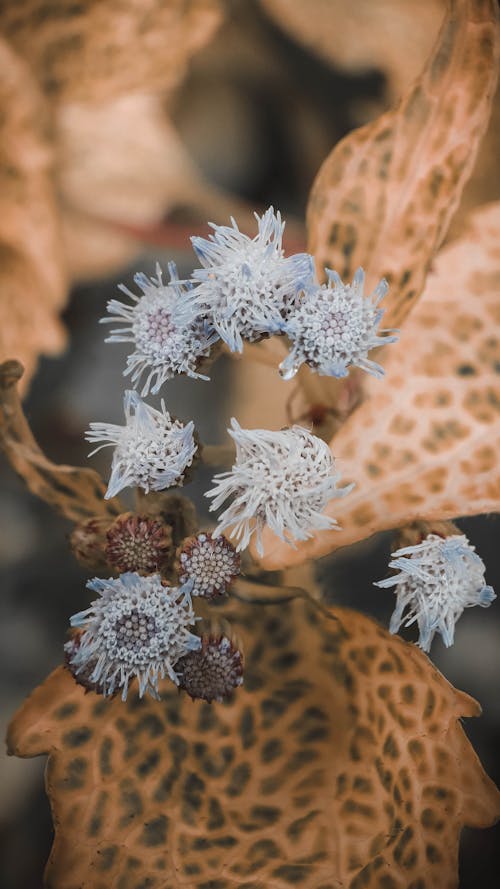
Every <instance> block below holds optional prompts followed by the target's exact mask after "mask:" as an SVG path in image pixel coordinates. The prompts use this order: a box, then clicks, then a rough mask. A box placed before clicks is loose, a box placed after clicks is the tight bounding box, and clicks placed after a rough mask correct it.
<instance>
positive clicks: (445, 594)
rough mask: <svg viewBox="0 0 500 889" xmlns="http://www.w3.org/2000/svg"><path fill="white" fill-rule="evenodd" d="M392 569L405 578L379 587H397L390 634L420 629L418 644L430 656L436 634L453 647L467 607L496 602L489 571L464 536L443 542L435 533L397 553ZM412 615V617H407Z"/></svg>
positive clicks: (486, 605)
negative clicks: (402, 629) (487, 575)
mask: <svg viewBox="0 0 500 889" xmlns="http://www.w3.org/2000/svg"><path fill="white" fill-rule="evenodd" d="M389 566H390V567H391V568H397V569H398V570H399V574H396V575H394V576H393V577H388V578H386V579H385V580H380V581H378V583H376V584H375V586H379V587H391V586H394V587H395V592H396V595H397V600H396V608H395V610H394V613H393V615H392V617H391V623H390V627H389V629H390V631H391V633H397V632H398V630H399V628H400V626H401V625H403V626H405V627H409V626H411V625H412V624H414V623H415V622H416V623H417V624H418V629H419V631H420V637H419V640H418V644H419V645H420V647H421V648H423V650H424V651H429V649H430V647H431V643H432V640H433V638H434V635H435V633H440V634H441V636H442V637H443V642H444V644H445V645H446V646H450V645H453V637H454V632H455V624H456V622H457V620H458V618H459V617H460V615H461V614H462V612H463V610H464V608H470V607H471V606H472V605H481V606H482V607H483V608H487V607H488V605H490V604H491V603H492V602H493V600H494V599H495V598H496V596H495V593H494V592H493V589H492V587H490V586H487V585H486V584H485V583H484V572H485V567H484V564H483V561H482V559H480V557H479V556H478V555H477V553H476V552H475V550H474V547H473V546H471V544H470V543H469V541H468V540H467V537H465V535H464V534H454V535H452V536H451V537H444V538H443V537H439V536H438V535H437V534H429V535H428V536H427V537H426V538H425V540H424V541H423V542H422V543H419V544H417V545H416V546H406V547H403V549H398V550H397V551H396V552H395V553H393V554H392V561H391V562H389ZM405 612H406V613H405Z"/></svg>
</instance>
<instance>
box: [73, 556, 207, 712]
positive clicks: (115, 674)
mask: <svg viewBox="0 0 500 889" xmlns="http://www.w3.org/2000/svg"><path fill="white" fill-rule="evenodd" d="M87 587H88V589H90V590H93V592H96V593H99V596H100V598H99V599H96V600H95V601H94V602H92V604H91V605H90V607H89V608H86V609H85V611H80V612H79V613H78V614H74V615H73V616H72V618H71V621H70V622H71V626H72V627H83V633H82V636H81V639H80V644H79V645H78V647H77V648H76V650H75V649H74V648H71V650H70V649H69V648H68V649H67V650H70V651H71V664H70V665H71V668H72V671H73V672H74V673H75V674H76V675H78V672H79V671H82V672H84V671H88V669H89V667H93V670H92V673H91V674H90V676H89V677H88V678H89V679H90V682H95V683H96V685H97V686H98V687H99V689H100V690H101V689H102V692H103V694H104V695H112V694H114V692H115V691H117V690H118V689H120V688H121V689H122V699H123V700H124V701H125V700H126V698H127V691H128V686H129V683H130V681H131V679H133V678H134V676H137V679H138V682H139V696H140V697H142V696H143V695H144V694H145V693H146V692H149V693H150V694H151V695H152V696H153V697H156V698H157V697H158V682H159V680H160V679H164V678H165V676H169V677H170V679H171V680H172V681H173V682H175V683H176V685H177V684H178V678H177V674H176V672H175V670H174V666H173V665H174V664H175V663H176V661H178V660H179V658H181V657H182V656H183V655H185V654H186V653H187V652H188V651H193V650H196V649H198V648H199V647H200V645H201V640H200V638H199V636H195V635H194V634H193V633H191V631H190V628H191V627H193V625H194V622H195V620H196V617H195V614H194V611H193V606H192V602H191V596H190V591H191V587H192V584H186V585H185V586H182V587H166V586H163V584H162V582H161V577H160V575H159V574H153V575H150V576H149V577H141V576H140V575H139V574H135V573H133V572H128V573H126V574H122V575H120V577H118V578H110V579H109V580H101V579H100V578H98V577H96V578H94V580H90V581H89V582H88V583H87Z"/></svg>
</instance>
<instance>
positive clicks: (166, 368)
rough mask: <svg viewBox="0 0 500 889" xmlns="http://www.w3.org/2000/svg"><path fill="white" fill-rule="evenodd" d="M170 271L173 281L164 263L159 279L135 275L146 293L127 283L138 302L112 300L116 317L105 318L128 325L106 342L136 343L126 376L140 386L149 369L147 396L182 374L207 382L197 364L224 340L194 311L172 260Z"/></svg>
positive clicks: (104, 320)
mask: <svg viewBox="0 0 500 889" xmlns="http://www.w3.org/2000/svg"><path fill="white" fill-rule="evenodd" d="M168 269H169V273H170V283H169V284H164V283H163V280H162V271H161V269H160V266H159V265H157V266H156V278H152V279H149V278H147V277H146V275H144V274H138V275H135V277H134V281H135V283H136V284H137V285H138V287H140V289H141V290H142V292H143V295H142V296H136V294H135V293H132V292H131V291H130V290H128V288H127V287H124V286H123V284H121V285H120V290H122V291H123V292H124V293H126V294H127V296H129V297H130V298H131V299H132V300H133V305H127V304H126V303H122V302H120V301H119V300H117V299H112V300H110V301H109V302H108V312H109V314H110V315H112V316H114V317H111V318H102V319H101V322H102V323H115V322H116V323H119V324H125V325H127V326H125V327H122V328H117V329H116V330H112V331H111V335H110V336H109V337H108V338H107V340H106V342H107V343H133V344H134V346H135V350H134V351H133V352H132V354H131V355H129V356H128V358H127V368H126V370H125V371H124V375H125V376H128V375H130V376H131V380H132V383H133V384H134V385H136V384H139V381H140V379H141V377H142V376H143V374H145V373H146V372H147V377H146V381H145V383H144V386H143V388H142V392H141V395H143V396H144V395H147V394H148V393H149V392H150V391H151V392H152V393H153V394H155V393H157V392H159V390H160V388H161V386H162V385H163V383H164V382H165V380H169V379H171V378H172V377H174V376H175V375H176V374H183V373H185V374H187V375H188V376H190V377H194V378H198V379H203V380H207V379H208V377H206V376H204V375H203V374H201V373H198V372H197V368H198V366H199V363H200V361H201V359H202V358H204V357H206V356H207V355H208V354H209V351H210V347H211V346H212V345H213V343H215V342H216V341H217V340H218V339H219V337H218V335H217V333H215V331H214V330H213V328H211V327H210V326H209V324H208V323H207V321H206V320H203V319H201V318H196V317H192V315H191V316H190V315H189V309H188V302H187V300H186V288H185V286H184V285H183V284H181V283H180V281H179V279H178V276H177V270H176V267H175V264H174V263H172V262H171V263H169V266H168ZM191 312H192V307H191Z"/></svg>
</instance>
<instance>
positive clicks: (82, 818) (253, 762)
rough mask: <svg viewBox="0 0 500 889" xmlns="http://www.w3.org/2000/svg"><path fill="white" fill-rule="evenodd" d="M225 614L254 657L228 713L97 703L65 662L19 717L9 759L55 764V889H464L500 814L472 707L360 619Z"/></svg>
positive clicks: (51, 787) (194, 706)
mask: <svg viewBox="0 0 500 889" xmlns="http://www.w3.org/2000/svg"><path fill="white" fill-rule="evenodd" d="M220 614H223V616H224V617H227V618H229V620H230V622H231V624H232V626H233V627H235V629H236V630H237V632H238V634H239V635H241V637H242V638H243V644H244V648H245V652H246V670H245V685H244V686H243V687H242V688H240V689H239V690H238V692H237V693H236V695H235V697H234V698H233V700H232V701H230V702H228V703H226V704H225V705H215V704H214V705H209V704H206V703H204V702H200V701H195V702H192V701H191V700H190V699H188V698H187V697H186V696H184V695H179V694H178V692H177V691H176V690H175V689H173V687H172V686H171V685H170V686H168V687H165V688H164V689H163V690H162V696H163V699H162V701H161V702H157V701H153V700H151V699H147V700H146V699H143V700H142V701H141V700H139V699H138V698H137V697H136V696H135V695H132V696H131V697H130V698H129V700H128V702H127V703H125V704H124V703H123V702H122V701H121V700H120V699H118V698H115V699H113V700H102V699H100V698H98V697H96V696H95V695H94V694H93V693H88V694H85V692H84V690H83V688H81V687H80V686H77V685H76V684H75V682H74V680H73V679H72V677H71V675H70V674H69V672H68V671H67V670H65V669H64V668H62V667H61V668H58V669H57V670H56V671H55V672H54V673H52V674H51V676H49V678H48V679H47V680H46V682H44V683H43V685H41V686H40V687H39V688H38V689H37V690H36V691H35V692H34V693H33V694H32V695H31V697H30V698H28V700H27V701H26V703H25V704H24V705H23V707H22V708H21V710H20V711H19V712H18V713H17V715H16V716H15V717H14V720H13V722H12V724H11V727H10V731H9V747H10V752H11V753H15V754H16V755H18V756H36V755H38V754H43V753H48V754H49V760H48V765H47V789H48V793H49V795H50V800H51V806H52V812H53V816H54V824H55V830H56V835H55V841H54V846H53V849H52V853H51V856H50V860H49V863H48V866H47V872H46V879H47V884H48V885H50V886H51V889H76V887H79V889H135V887H139V886H144V885H147V886H149V887H151V889H167V887H168V889H174V887H175V889H177V887H179V889H180V887H188V886H189V887H190V889H207V887H211V889H215V887H217V889H236V887H247V889H249V887H250V886H251V887H253V889H269V887H273V889H289V887H290V886H295V885H300V886H302V887H305V889H320V887H323V889H326V887H327V886H328V887H331V889H334V887H339V886H344V887H346V889H360V887H368V889H369V887H372V889H375V887H378V889H379V887H380V886H382V885H383V886H386V887H389V886H390V887H394V889H403V887H407V886H409V885H410V884H412V885H415V886H416V885H425V886H426V887H429V889H431V887H435V889H438V887H442V886H447V887H450V889H451V887H453V886H457V885H458V867H457V852H458V840H459V834H460V830H461V828H462V826H463V825H464V824H468V825H474V826H476V827H479V826H486V825H489V824H491V822H492V821H493V819H494V818H495V817H498V815H500V795H499V794H498V792H497V791H496V789H495V788H494V786H493V784H492V782H491V781H490V780H489V778H487V776H486V775H485V773H484V772H483V770H482V768H481V765H480V763H479V761H478V759H477V757H476V756H475V754H474V752H473V750H472V748H471V746H470V744H469V742H468V740H467V738H466V736H465V734H464V732H463V729H462V727H461V725H460V722H459V717H461V716H466V715H469V716H472V715H477V714H478V712H479V708H478V706H477V704H476V703H475V702H474V701H473V700H472V699H471V698H469V697H468V696H467V695H464V694H462V693H461V692H458V691H456V690H455V689H454V688H453V687H452V686H450V685H449V684H448V683H447V681H446V680H445V679H444V678H443V676H442V675H441V674H440V673H439V672H438V671H437V670H436V669H435V668H434V667H433V665H432V664H431V663H430V661H429V660H428V659H427V657H426V656H425V655H424V654H423V653H422V652H420V651H419V650H418V649H416V648H415V647H414V646H411V645H409V644H408V643H406V642H404V641H403V640H401V639H398V638H394V637H390V636H389V634H388V633H387V632H386V631H385V630H384V629H382V628H381V627H379V626H378V625H377V624H375V623H374V622H373V621H372V620H371V619H369V618H366V617H364V616H361V615H359V614H356V613H354V612H350V611H347V610H342V609H335V610H332V611H326V610H324V609H323V608H321V607H320V606H319V605H315V604H314V603H312V602H310V601H306V600H305V599H297V598H296V599H294V600H292V601H290V600H287V601H286V604H285V603H276V604H268V605H262V604H259V605H255V604H250V603H243V602H241V601H240V602H238V601H235V600H234V599H232V600H231V602H230V603H229V604H227V605H225V606H224V607H223V608H222V609H220V611H219V615H220ZM332 825H334V826H335V829H334V830H332Z"/></svg>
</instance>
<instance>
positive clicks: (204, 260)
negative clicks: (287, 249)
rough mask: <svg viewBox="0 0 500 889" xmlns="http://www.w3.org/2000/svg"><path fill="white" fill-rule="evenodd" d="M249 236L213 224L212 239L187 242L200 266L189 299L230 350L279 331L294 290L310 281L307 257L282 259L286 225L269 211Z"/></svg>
mask: <svg viewBox="0 0 500 889" xmlns="http://www.w3.org/2000/svg"><path fill="white" fill-rule="evenodd" d="M255 218H256V219H257V224H258V234H257V235H256V236H255V237H254V238H250V237H249V236H248V235H246V234H243V232H241V231H240V230H239V228H238V226H237V224H236V222H235V220H234V219H231V222H232V226H226V225H214V224H213V223H211V226H212V228H213V230H214V233H213V234H212V235H209V237H208V239H206V238H198V237H194V238H192V239H191V240H192V243H193V248H194V251H195V253H196V256H197V257H198V260H199V261H200V263H201V265H202V266H203V268H201V269H195V270H194V272H193V274H192V282H193V284H194V285H195V287H194V289H193V291H192V295H191V298H192V299H193V300H194V303H195V305H196V306H197V309H198V312H200V313H203V314H204V315H205V316H206V318H207V319H208V321H209V323H210V324H211V325H213V327H214V328H215V330H216V331H217V333H218V334H219V336H220V337H221V339H223V340H224V342H225V343H226V344H227V345H228V346H229V348H230V349H231V351H233V352H241V351H242V349H243V340H248V341H249V342H255V341H256V340H259V339H262V337H263V336H265V335H267V334H271V333H277V332H279V331H280V329H281V326H282V323H283V320H284V318H286V317H287V315H288V312H289V311H290V308H291V307H292V305H293V304H294V301H295V300H296V298H297V294H298V292H299V291H300V290H301V289H303V288H304V287H305V286H306V284H307V282H308V281H310V280H311V279H312V278H313V275H314V264H313V260H312V257H311V256H309V254H307V253H298V254H295V255H294V256H289V257H285V255H284V251H283V247H282V238H283V229H284V227H285V223H284V222H282V221H281V215H280V213H279V212H278V213H276V214H275V213H274V210H273V208H272V207H269V209H268V210H267V211H266V213H265V214H264V215H263V216H261V217H259V216H258V215H257V214H255Z"/></svg>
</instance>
